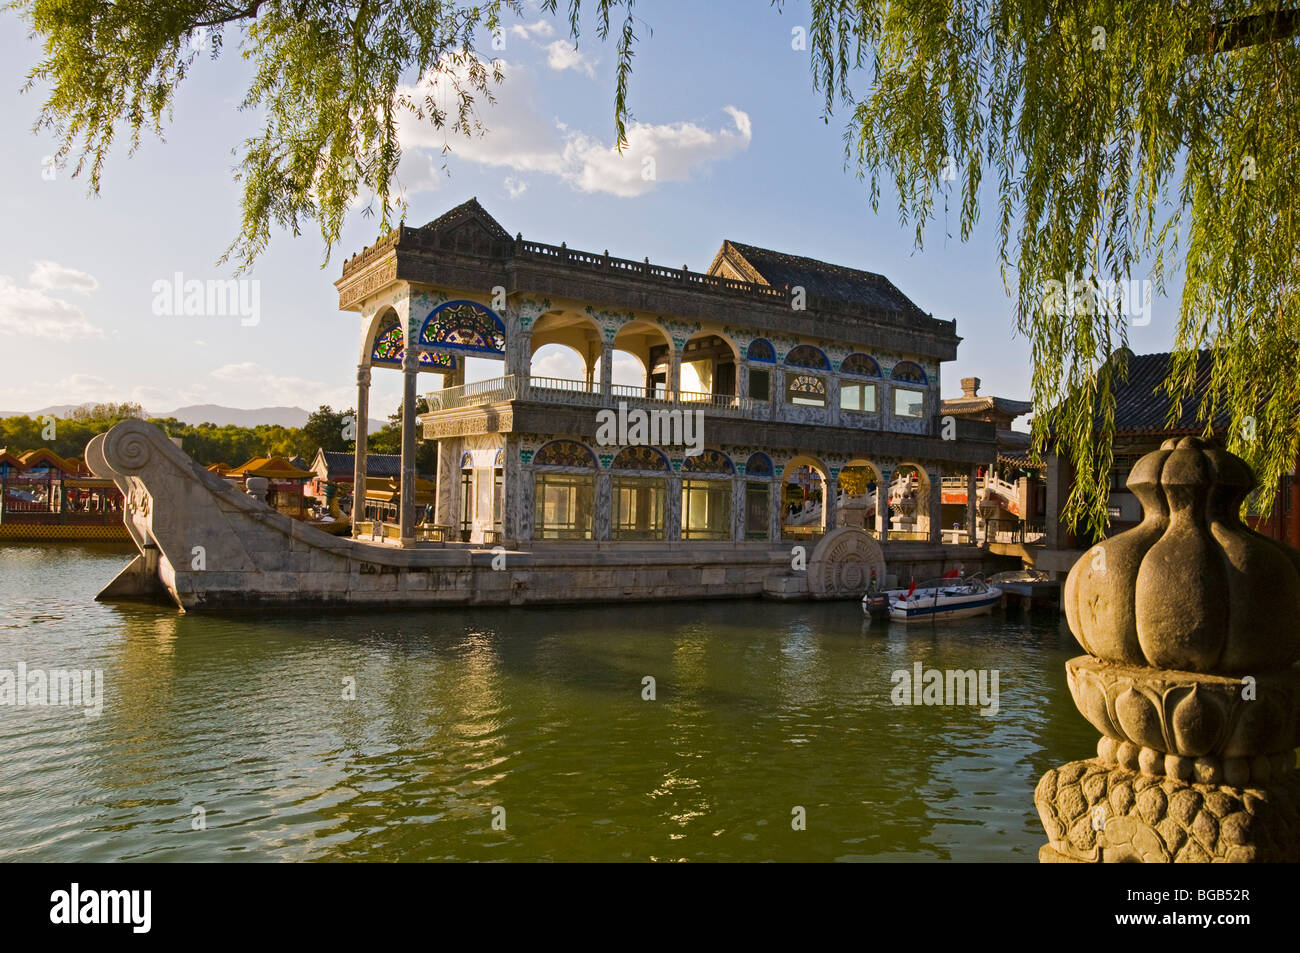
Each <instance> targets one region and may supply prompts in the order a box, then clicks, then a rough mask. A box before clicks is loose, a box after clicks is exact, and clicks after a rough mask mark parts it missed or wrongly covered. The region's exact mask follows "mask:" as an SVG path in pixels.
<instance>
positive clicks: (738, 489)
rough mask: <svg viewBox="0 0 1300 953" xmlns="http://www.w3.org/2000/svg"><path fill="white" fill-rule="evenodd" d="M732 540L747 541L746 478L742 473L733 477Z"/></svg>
mask: <svg viewBox="0 0 1300 953" xmlns="http://www.w3.org/2000/svg"><path fill="white" fill-rule="evenodd" d="M731 541H732V542H733V543H743V542H744V541H745V478H744V477H743V476H741V475H740V474H736V475H735V476H733V477H732V478H731Z"/></svg>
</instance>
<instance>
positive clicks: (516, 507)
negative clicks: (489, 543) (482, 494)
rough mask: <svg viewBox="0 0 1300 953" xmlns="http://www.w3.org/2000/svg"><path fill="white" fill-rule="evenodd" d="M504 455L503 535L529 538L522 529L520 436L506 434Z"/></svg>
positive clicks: (512, 539) (514, 539)
mask: <svg viewBox="0 0 1300 953" xmlns="http://www.w3.org/2000/svg"><path fill="white" fill-rule="evenodd" d="M501 456H502V458H503V459H502V467H501V469H502V474H501V477H502V479H503V480H504V481H505V486H503V487H502V493H504V494H505V499H504V500H502V501H501V507H502V510H501V535H502V536H503V537H504V538H505V539H507V540H511V541H518V540H521V539H525V538H527V537H526V535H525V534H524V532H523V529H522V516H523V512H524V499H523V474H522V472H521V468H520V466H519V438H518V437H515V436H512V435H510V434H506V446H505V451H504V452H503V453H502V454H501ZM439 522H441V520H439Z"/></svg>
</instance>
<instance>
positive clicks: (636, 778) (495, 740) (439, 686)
mask: <svg viewBox="0 0 1300 953" xmlns="http://www.w3.org/2000/svg"><path fill="white" fill-rule="evenodd" d="M33 550H34V551H33ZM33 550H13V549H9V550H0V602H3V604H4V605H6V606H11V607H12V609H11V610H10V611H9V613H8V616H9V618H8V621H7V623H6V627H4V628H0V667H8V666H10V665H11V664H12V663H13V662H16V661H18V660H25V661H26V662H27V663H28V664H29V665H31V666H36V665H44V666H47V667H76V668H82V667H97V668H102V669H103V670H104V675H105V688H106V694H107V700H106V704H105V708H104V714H103V716H102V717H101V718H99V719H96V720H90V719H86V718H84V717H82V716H81V715H80V714H79V713H71V712H68V711H66V710H57V709H45V710H41V709H0V757H3V763H4V765H5V774H4V782H3V794H4V797H3V799H2V800H0V844H5V845H6V847H5V848H4V853H3V854H0V856H5V857H10V858H13V857H19V858H23V859H42V860H116V859H141V858H148V859H168V860H177V859H180V860H200V859H221V858H226V857H228V858H231V859H412V860H416V859H438V858H460V859H483V860H494V859H601V860H620V859H630V860H643V859H650V858H653V859H661V860H683V859H685V860H703V859H717V860H757V859H777V860H831V859H841V860H854V859H874V860H890V859H894V860H905V859H949V858H950V859H958V860H995V859H1001V860H1006V859H1021V860H1032V859H1033V858H1034V857H1035V854H1036V851H1037V848H1038V846H1039V844H1041V842H1042V838H1043V835H1042V832H1041V830H1040V829H1039V827H1038V821H1037V818H1036V815H1035V813H1034V809H1033V800H1032V792H1033V787H1034V784H1035V783H1036V781H1037V778H1038V776H1039V775H1040V774H1041V773H1042V772H1043V771H1044V770H1046V769H1047V768H1048V767H1050V766H1051V765H1054V764H1060V763H1062V762H1064V761H1066V760H1069V759H1071V758H1074V757H1078V756H1081V755H1086V754H1087V753H1088V752H1089V751H1090V750H1091V748H1092V746H1093V745H1094V743H1095V734H1094V733H1093V731H1092V729H1091V728H1089V727H1088V726H1087V724H1086V723H1085V722H1084V721H1083V719H1082V718H1081V717H1080V716H1079V715H1078V713H1077V712H1076V711H1075V710H1074V707H1073V705H1072V704H1071V703H1070V701H1069V697H1068V692H1067V691H1066V689H1065V679H1064V671H1063V663H1064V661H1065V659H1066V658H1068V657H1070V656H1071V655H1073V654H1078V651H1079V650H1078V648H1077V646H1075V645H1074V644H1073V642H1072V640H1070V638H1069V636H1068V633H1064V632H1063V631H1062V629H1061V627H1060V626H1059V625H1058V623H1057V620H1055V619H1054V618H1052V617H1042V618H1039V617H1035V618H1032V619H1028V618H1023V617H1020V616H1018V615H1008V616H1002V615H996V616H994V617H991V618H989V619H984V620H970V621H967V622H964V623H958V624H952V625H946V626H942V627H933V626H913V627H911V628H908V627H905V626H901V625H896V624H894V625H881V624H876V625H871V624H870V623H868V622H866V621H864V619H863V618H862V615H861V612H860V610H859V609H858V608H857V606H855V605H853V604H851V603H844V604H818V605H781V604H770V603H760V602H744V603H702V604H691V605H645V606H640V605H628V606H615V607H604V608H586V609H583V608H566V609H531V610H520V609H515V610H504V609H502V610H482V611H475V612H463V611H458V610H455V609H439V610H430V611H420V612H400V611H396V612H384V613H351V614H348V613H315V614H285V613H280V614H248V615H227V616H218V617H213V616H196V615H192V614H191V615H179V614H177V613H175V612H173V611H171V610H167V609H165V608H153V607H144V608H141V607H129V608H128V607H114V606H103V605H99V604H96V603H94V602H92V601H91V598H92V597H93V594H94V592H95V591H96V590H97V589H98V588H99V586H100V585H102V583H103V582H104V581H105V580H107V579H108V578H111V576H112V575H113V573H114V572H116V571H117V568H119V567H120V565H121V564H122V563H124V562H125V556H124V555H122V554H120V553H118V552H114V551H112V550H108V551H96V550H93V549H86V548H77V547H69V548H63V549H60V548H57V547H55V548H49V549H41V548H39V547H37V548H33ZM916 662H921V663H922V664H923V666H924V667H926V668H931V667H933V668H940V669H947V668H953V669H998V670H999V673H1000V679H999V687H1000V689H1001V697H1000V708H999V711H998V713H997V715H996V716H995V717H993V718H985V717H983V716H981V715H980V714H979V713H978V711H977V709H976V708H975V707H973V706H967V707H937V706H897V705H894V704H892V702H891V699H890V691H891V689H892V687H893V682H892V679H891V674H892V672H894V671H895V670H898V669H904V670H910V669H911V667H912V665H913V664H914V663H916ZM647 675H648V676H652V677H653V678H654V679H655V680H656V684H655V689H656V691H655V694H656V697H655V698H654V700H646V699H645V698H643V682H642V680H643V678H644V677H645V676H647ZM349 687H351V688H352V689H354V692H355V694H354V697H350V696H349ZM196 808H202V813H203V816H204V819H205V823H206V827H205V828H204V829H200V830H196V829H194V828H195V824H194V817H195V810H196ZM795 808H802V809H803V810H804V811H805V812H806V815H807V829H806V830H800V831H796V830H793V829H792V827H791V817H792V813H791V812H792V810H794V809H795ZM494 809H500V810H502V811H504V820H505V829H504V830H501V829H494V827H493V824H492V821H493V811H494Z"/></svg>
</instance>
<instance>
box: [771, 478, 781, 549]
mask: <svg viewBox="0 0 1300 953" xmlns="http://www.w3.org/2000/svg"><path fill="white" fill-rule="evenodd" d="M784 489H785V484H784V483H783V482H782V481H781V477H780V476H779V475H777V476H775V477H773V478H772V489H771V490H770V491H769V496H768V498H767V508H768V516H769V521H770V522H769V525H768V532H767V535H768V538H769V539H771V540H772V541H773V542H780V541H781V526H782V525H783V524H784V522H785V497H784V495H783V493H782V490H784Z"/></svg>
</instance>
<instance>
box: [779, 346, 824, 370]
mask: <svg viewBox="0 0 1300 953" xmlns="http://www.w3.org/2000/svg"><path fill="white" fill-rule="evenodd" d="M785 363H786V366H787V367H809V368H812V369H813V370H817V371H829V370H830V369H831V362H830V361H828V360H827V359H826V355H825V354H824V353H822V350H821V348H816V347H813V346H812V345H811V344H800V345H799V346H797V347H793V348H791V349H790V352H789V353H788V354H786V356H785Z"/></svg>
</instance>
